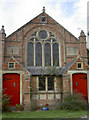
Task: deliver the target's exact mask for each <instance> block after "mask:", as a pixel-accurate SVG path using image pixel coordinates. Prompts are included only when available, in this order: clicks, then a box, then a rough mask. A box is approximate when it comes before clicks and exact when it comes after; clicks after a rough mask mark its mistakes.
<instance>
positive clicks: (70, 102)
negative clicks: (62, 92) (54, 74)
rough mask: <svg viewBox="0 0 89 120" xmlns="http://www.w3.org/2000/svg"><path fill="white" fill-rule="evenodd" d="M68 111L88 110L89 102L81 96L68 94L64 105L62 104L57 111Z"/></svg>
mask: <svg viewBox="0 0 89 120" xmlns="http://www.w3.org/2000/svg"><path fill="white" fill-rule="evenodd" d="M60 108H61V109H66V110H86V109H87V101H86V100H84V98H83V97H82V95H81V94H68V95H66V96H65V97H64V100H63V102H62V103H60V104H59V105H58V107H57V109H60Z"/></svg>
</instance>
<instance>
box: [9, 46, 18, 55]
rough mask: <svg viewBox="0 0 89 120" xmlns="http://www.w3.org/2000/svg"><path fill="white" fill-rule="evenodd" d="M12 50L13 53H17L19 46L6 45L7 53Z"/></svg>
mask: <svg viewBox="0 0 89 120" xmlns="http://www.w3.org/2000/svg"><path fill="white" fill-rule="evenodd" d="M12 50H13V54H14V55H19V47H18V46H8V47H7V54H8V55H11V51H12Z"/></svg>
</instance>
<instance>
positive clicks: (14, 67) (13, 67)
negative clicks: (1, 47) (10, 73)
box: [8, 62, 15, 70]
mask: <svg viewBox="0 0 89 120" xmlns="http://www.w3.org/2000/svg"><path fill="white" fill-rule="evenodd" d="M10 63H14V67H13V68H9V64H10ZM8 69H10V70H11V69H15V62H8Z"/></svg>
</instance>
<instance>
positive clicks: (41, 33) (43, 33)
mask: <svg viewBox="0 0 89 120" xmlns="http://www.w3.org/2000/svg"><path fill="white" fill-rule="evenodd" d="M39 37H40V38H41V39H46V38H47V32H46V31H45V30H41V31H40V32H39Z"/></svg>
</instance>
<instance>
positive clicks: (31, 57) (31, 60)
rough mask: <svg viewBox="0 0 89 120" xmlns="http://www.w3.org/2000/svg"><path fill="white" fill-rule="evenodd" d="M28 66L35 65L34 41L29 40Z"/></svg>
mask: <svg viewBox="0 0 89 120" xmlns="http://www.w3.org/2000/svg"><path fill="white" fill-rule="evenodd" d="M27 66H34V48H33V43H32V42H29V43H28V45H27Z"/></svg>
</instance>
